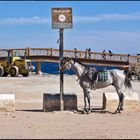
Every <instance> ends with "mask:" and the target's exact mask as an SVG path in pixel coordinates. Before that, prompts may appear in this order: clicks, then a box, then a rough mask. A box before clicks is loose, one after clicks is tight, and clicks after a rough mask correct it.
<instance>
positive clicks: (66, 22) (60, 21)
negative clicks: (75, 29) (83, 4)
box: [52, 8, 72, 29]
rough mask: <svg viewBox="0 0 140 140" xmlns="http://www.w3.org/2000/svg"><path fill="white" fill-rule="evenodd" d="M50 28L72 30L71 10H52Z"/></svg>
mask: <svg viewBox="0 0 140 140" xmlns="http://www.w3.org/2000/svg"><path fill="white" fill-rule="evenodd" d="M52 28H53V29H71V28H72V8H52Z"/></svg>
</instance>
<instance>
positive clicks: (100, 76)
mask: <svg viewBox="0 0 140 140" xmlns="http://www.w3.org/2000/svg"><path fill="white" fill-rule="evenodd" d="M107 80H108V73H107V71H101V72H99V73H98V82H105V81H107Z"/></svg>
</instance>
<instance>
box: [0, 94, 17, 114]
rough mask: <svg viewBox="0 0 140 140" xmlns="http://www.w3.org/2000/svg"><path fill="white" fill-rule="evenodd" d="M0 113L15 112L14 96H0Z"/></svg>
mask: <svg viewBox="0 0 140 140" xmlns="http://www.w3.org/2000/svg"><path fill="white" fill-rule="evenodd" d="M0 111H8V112H9V111H15V94H0Z"/></svg>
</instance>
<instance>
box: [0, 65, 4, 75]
mask: <svg viewBox="0 0 140 140" xmlns="http://www.w3.org/2000/svg"><path fill="white" fill-rule="evenodd" d="M3 74H4V69H3V67H2V66H0V77H1V76H3Z"/></svg>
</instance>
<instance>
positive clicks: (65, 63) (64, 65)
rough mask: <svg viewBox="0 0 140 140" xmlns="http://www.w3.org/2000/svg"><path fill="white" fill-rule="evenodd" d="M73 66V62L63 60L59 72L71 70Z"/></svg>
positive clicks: (67, 59)
mask: <svg viewBox="0 0 140 140" xmlns="http://www.w3.org/2000/svg"><path fill="white" fill-rule="evenodd" d="M73 64H74V60H72V59H70V58H66V59H63V61H62V64H61V66H60V67H59V70H62V71H64V70H66V69H67V70H68V69H71V67H72V65H73Z"/></svg>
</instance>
